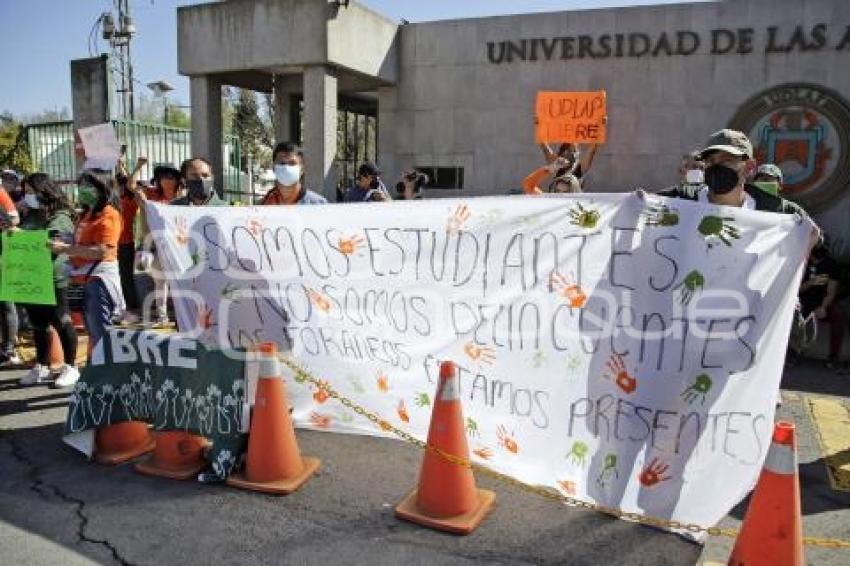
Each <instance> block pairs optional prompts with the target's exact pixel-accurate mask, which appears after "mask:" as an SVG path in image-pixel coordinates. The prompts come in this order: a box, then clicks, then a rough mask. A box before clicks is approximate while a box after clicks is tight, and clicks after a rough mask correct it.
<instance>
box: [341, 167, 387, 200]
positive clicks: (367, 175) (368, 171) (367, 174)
mask: <svg viewBox="0 0 850 566" xmlns="http://www.w3.org/2000/svg"><path fill="white" fill-rule="evenodd" d="M389 200H392V198H390V194H389V193H388V192H387V188H386V187H385V186H384V182H383V181H382V180H381V170H380V169H378V167H377V166H376V165H375V164H374V163H371V162H369V161H367V162H366V163H364V164H362V165H361V166H360V168H359V169H357V180H356V181H355V182H354V185H352V186H351V187H350V188H349V189H348V190H347V191H346V192H345V202H385V201H389Z"/></svg>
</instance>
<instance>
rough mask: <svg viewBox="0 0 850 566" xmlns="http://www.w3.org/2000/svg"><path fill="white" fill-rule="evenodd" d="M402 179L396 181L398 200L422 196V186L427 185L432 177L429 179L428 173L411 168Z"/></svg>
mask: <svg viewBox="0 0 850 566" xmlns="http://www.w3.org/2000/svg"><path fill="white" fill-rule="evenodd" d="M401 179H402V180H401V181H399V182H398V183H396V186H395V190H396V198H397V199H398V200H415V199H421V198H422V188H423V187H425V186H426V185H427V184H428V182H429V181H430V179H428V175H426V174H425V173H422V172H420V171H417V170H416V169H411V170H410V171H406V172H405V173H404V174H403V175H402V177H401Z"/></svg>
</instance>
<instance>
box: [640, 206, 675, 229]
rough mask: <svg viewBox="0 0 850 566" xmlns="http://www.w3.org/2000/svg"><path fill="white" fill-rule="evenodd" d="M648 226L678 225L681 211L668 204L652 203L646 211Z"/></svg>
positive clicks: (645, 216)
mask: <svg viewBox="0 0 850 566" xmlns="http://www.w3.org/2000/svg"><path fill="white" fill-rule="evenodd" d="M644 218H646V225H647V226H661V227H669V226H678V225H679V211H678V210H676V209H675V208H670V207H669V206H667V205H666V204H661V205H657V204H654V205H650V206H649V207H648V208H647V209H646V211H645V212H644Z"/></svg>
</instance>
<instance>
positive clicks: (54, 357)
mask: <svg viewBox="0 0 850 566" xmlns="http://www.w3.org/2000/svg"><path fill="white" fill-rule="evenodd" d="M47 348H48V351H49V356H50V362H49V365H50V369H51V370H59V369H61V368H62V366H63V365H65V353H64V351H63V350H62V341H61V340H59V333H58V332H56V329H54V328H53V327H52V326H48V327H47Z"/></svg>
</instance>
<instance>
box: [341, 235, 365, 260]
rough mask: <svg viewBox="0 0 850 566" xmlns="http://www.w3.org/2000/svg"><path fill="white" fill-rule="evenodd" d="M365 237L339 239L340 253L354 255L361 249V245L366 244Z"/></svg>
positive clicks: (355, 236)
mask: <svg viewBox="0 0 850 566" xmlns="http://www.w3.org/2000/svg"><path fill="white" fill-rule="evenodd" d="M364 241H365V240H364V239H363V236H361V235H359V234H357V235H354V236H352V237H350V238H340V239H339V251H340V253H342V254H343V255H347V256H350V255H353V254H354V253H355V252H356V251H357V250H358V249H359V248H360V245H361V244H362V243H363V242H364Z"/></svg>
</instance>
